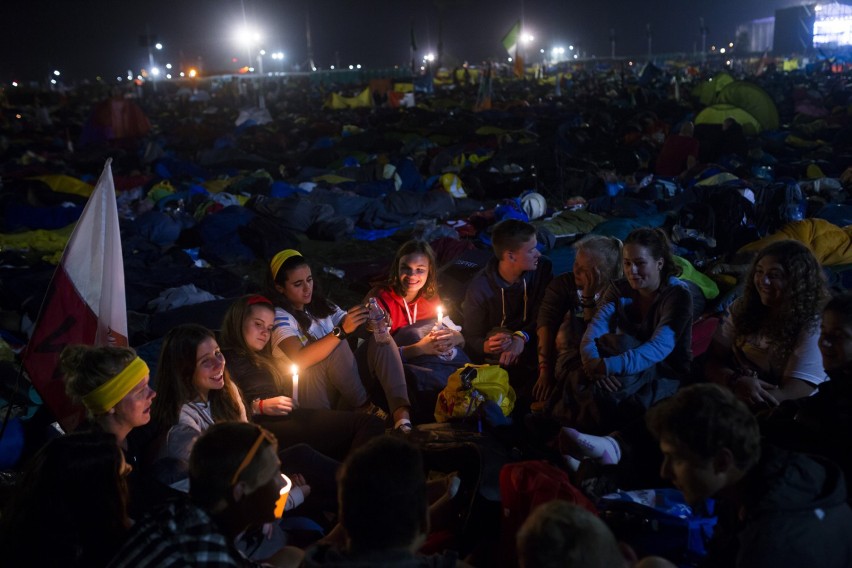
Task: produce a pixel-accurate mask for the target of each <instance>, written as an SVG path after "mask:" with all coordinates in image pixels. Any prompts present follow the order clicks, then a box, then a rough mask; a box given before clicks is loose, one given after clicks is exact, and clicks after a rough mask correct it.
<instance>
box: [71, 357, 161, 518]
mask: <svg viewBox="0 0 852 568" xmlns="http://www.w3.org/2000/svg"><path fill="white" fill-rule="evenodd" d="M59 365H60V367H61V369H62V371H63V374H64V378H65V390H66V392H67V393H68V395H69V396H70V397H71V399H72V400H74V401H77V402H80V403H81V404H82V405H83V407H84V408H85V409H86V422H85V423H84V424H83V425H82V427H81V429H94V430H102V431H104V432H108V433H110V434H112V435H113V436H115V441H116V443H117V444H118V446H119V448H121V450H122V452H123V453H124V458H125V460H126V461H127V463H128V464H130V465H131V466H132V467H133V470H132V472H131V474H130V475H129V476H128V478H127V483H128V486H129V488H130V493H131V495H132V499H131V500H130V506H132V508H133V509H132V511H131V514H132V516H133V517H135V516H136V515H137V514H138V513H140V512H141V511H142V510H143V509H145V508H146V507H149V506H151V505H152V504H154V502H157V501H160V500H163V499H165V498H167V497H168V496H169V493H168V490H165V489H164V488H163V486H162V485H161V484H158V483H156V482H155V481H153V479H152V478H149V477H148V476H147V475H142V474H141V472H140V468H141V467H142V466H143V465H144V464H143V462H144V461H145V460H144V459H143V454H144V448H143V447H140V443H139V441H138V440H137V439H135V438H133V437H130V436H129V434H130V433H131V432H132V431H133V430H134V429H136V428H142V427H144V426H145V425H147V424H148V423H149V422H150V421H151V406H152V403H153V400H154V397H155V396H157V393H156V392H154V390H153V389H151V387H150V386H149V378H150V377H149V371H148V365H146V364H145V362H144V361H143V360H142V359H140V358H139V357H137V356H136V352H135V351H133V350H132V349H130V348H128V347H92V346H88V345H69V346H67V347H66V348H65V349H63V350H62V353H61V354H60V356H59Z"/></svg>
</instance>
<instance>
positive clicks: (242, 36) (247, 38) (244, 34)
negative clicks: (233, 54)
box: [234, 26, 263, 46]
mask: <svg viewBox="0 0 852 568" xmlns="http://www.w3.org/2000/svg"><path fill="white" fill-rule="evenodd" d="M234 39H236V41H237V43H239V44H241V45H248V46H250V45H252V44H257V43H258V42H260V40H261V39H263V37H262V36H261V35H260V32H259V31H257V30H255V29H250V28H247V27H245V26H243V27H240V28H237V31H236V33H235V34H234Z"/></svg>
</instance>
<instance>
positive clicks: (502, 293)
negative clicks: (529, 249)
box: [462, 256, 553, 362]
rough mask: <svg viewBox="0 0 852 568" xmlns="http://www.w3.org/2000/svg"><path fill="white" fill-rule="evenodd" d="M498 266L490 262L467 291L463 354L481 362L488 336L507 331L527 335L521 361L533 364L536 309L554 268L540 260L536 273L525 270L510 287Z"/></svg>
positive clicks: (493, 260) (463, 328) (496, 262)
mask: <svg viewBox="0 0 852 568" xmlns="http://www.w3.org/2000/svg"><path fill="white" fill-rule="evenodd" d="M497 265H498V261H497V258H496V257H494V258H491V260H489V261H488V264H486V265H485V268H484V269H483V270H482V272H480V273H479V274H478V275H477V276H476V277H474V279H473V280H471V282H470V284H469V286H468V288H467V293H466V294H465V297H464V304H463V305H462V313H463V323H462V333H463V334H464V339H465V345H466V347H465V350H466V351H468V353H469V354H470V356H471V358H473V359H474V360H475V361H478V362H482V361H483V360H484V359H485V351H484V350H483V346H484V344H485V340H486V338H487V337H488V335H489V332H490V331H491V330H493V329H495V328H506V329H509V330H511V331H513V332H515V331H523V332H525V333H527V334H528V335H529V337H530V342H529V343H528V344H527V345H526V346H525V347H524V352H523V355H522V356H521V357H522V359H525V360H526V359H527V358H528V357H532V358H533V361H534V358H535V356H536V349H535V341H536V321H537V317H538V308H539V306H541V301H542V298H543V297H544V291H545V289H546V288H547V285H548V284H549V283H550V281H551V279H552V278H553V265H552V263H551V262H550V259H548V258H546V257H543V256H542V257H540V258H539V260H538V267H536V269H535V270H527V271H526V272H524V273H523V274H522V275H521V277H520V278H519V279H518V280H517V281H516V282H514V283H513V284H509V283H508V282H506V281H505V280H503V278H502V277H501V276H500V274H499V272H498V271H497Z"/></svg>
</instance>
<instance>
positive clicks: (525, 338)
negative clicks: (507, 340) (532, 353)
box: [512, 331, 530, 343]
mask: <svg viewBox="0 0 852 568" xmlns="http://www.w3.org/2000/svg"><path fill="white" fill-rule="evenodd" d="M512 335H516V336H518V337H520V338H521V339H522V340H523V341H524V343H529V340H530V335H529V334H528V333H527V332H525V331H516V332H515V333H513V334H512Z"/></svg>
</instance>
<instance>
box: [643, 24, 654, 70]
mask: <svg viewBox="0 0 852 568" xmlns="http://www.w3.org/2000/svg"><path fill="white" fill-rule="evenodd" d="M645 34H647V36H648V61H651V58H652V57H653V53H654V52H653V50H652V49H651V46H652V42H653V41H654V34H652V33H651V24H645Z"/></svg>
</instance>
